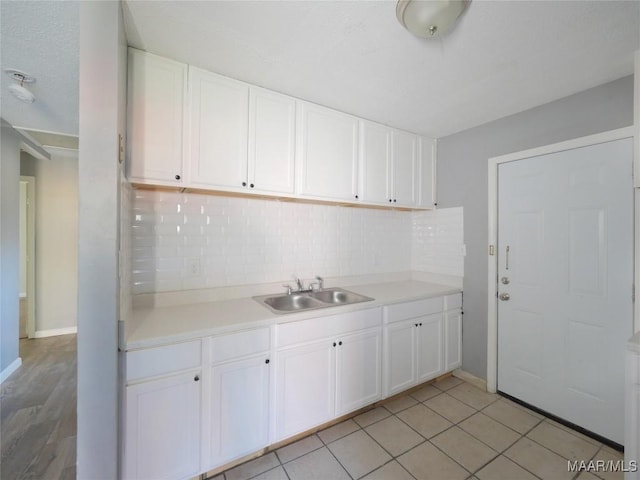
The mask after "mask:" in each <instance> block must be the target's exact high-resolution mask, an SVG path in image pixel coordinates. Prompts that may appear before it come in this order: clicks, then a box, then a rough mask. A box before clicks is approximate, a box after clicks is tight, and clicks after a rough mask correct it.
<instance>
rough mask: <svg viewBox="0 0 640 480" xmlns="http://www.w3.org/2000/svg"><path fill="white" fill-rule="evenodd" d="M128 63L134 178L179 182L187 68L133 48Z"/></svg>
mask: <svg viewBox="0 0 640 480" xmlns="http://www.w3.org/2000/svg"><path fill="white" fill-rule="evenodd" d="M128 63H129V65H128V91H127V94H128V99H127V113H128V121H127V128H128V135H127V137H128V138H127V146H128V175H129V179H130V180H131V181H135V182H140V183H157V184H167V185H172V184H177V185H179V184H180V183H181V182H182V176H183V172H182V160H183V143H182V141H183V140H182V139H183V125H184V106H185V94H186V91H187V66H186V65H185V64H182V63H178V62H174V61H173V60H168V59H166V58H162V57H158V56H156V55H151V54H149V53H145V52H141V51H140V50H136V49H133V48H131V49H129V59H128Z"/></svg>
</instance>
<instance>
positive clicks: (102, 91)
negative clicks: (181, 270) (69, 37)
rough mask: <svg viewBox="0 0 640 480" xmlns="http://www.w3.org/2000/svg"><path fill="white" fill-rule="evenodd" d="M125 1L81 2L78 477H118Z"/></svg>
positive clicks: (125, 55) (125, 54)
mask: <svg viewBox="0 0 640 480" xmlns="http://www.w3.org/2000/svg"><path fill="white" fill-rule="evenodd" d="M121 8H122V7H121V3H120V2H113V1H94V2H80V150H79V163H78V199H79V211H78V440H77V478H79V479H85V478H86V479H92V480H95V479H99V478H100V479H101V478H104V479H113V478H118V427H119V425H118V422H119V420H118V419H119V415H118V391H119V388H118V328H117V322H118V316H119V282H118V244H119V241H118V238H119V206H120V205H119V201H120V199H119V197H120V191H119V186H120V175H121V172H120V164H119V163H118V134H121V135H123V136H124V134H125V111H126V108H125V107H126V105H125V96H126V58H127V49H126V40H125V38H124V28H123V19H122V10H121Z"/></svg>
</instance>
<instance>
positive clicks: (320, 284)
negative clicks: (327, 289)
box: [316, 276, 324, 290]
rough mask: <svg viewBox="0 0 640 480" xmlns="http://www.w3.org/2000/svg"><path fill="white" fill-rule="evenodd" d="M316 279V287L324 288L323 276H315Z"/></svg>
mask: <svg viewBox="0 0 640 480" xmlns="http://www.w3.org/2000/svg"><path fill="white" fill-rule="evenodd" d="M316 280H318V288H319V289H320V290H322V289H323V288H324V278H322V277H319V276H316Z"/></svg>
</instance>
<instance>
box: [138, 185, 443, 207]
mask: <svg viewBox="0 0 640 480" xmlns="http://www.w3.org/2000/svg"><path fill="white" fill-rule="evenodd" d="M131 185H132V186H133V188H135V189H136V190H149V191H155V192H179V193H196V194H199V195H213V196H218V197H233V198H253V199H258V200H272V201H278V202H293V203H306V204H311V205H336V206H341V207H352V208H368V209H374V210H396V211H402V212H411V211H414V210H420V211H422V210H433V209H431V208H424V207H423V208H409V207H397V206H387V205H365V204H360V203H347V202H335V201H329V200H315V199H312V198H296V197H284V196H278V195H260V194H255V193H241V192H226V191H222V190H207V189H200V188H185V187H168V186H160V185H147V184H144V183H132V184H131Z"/></svg>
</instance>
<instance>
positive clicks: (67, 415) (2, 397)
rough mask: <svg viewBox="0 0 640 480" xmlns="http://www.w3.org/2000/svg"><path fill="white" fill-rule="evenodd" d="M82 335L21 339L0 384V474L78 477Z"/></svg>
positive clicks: (53, 477)
mask: <svg viewBox="0 0 640 480" xmlns="http://www.w3.org/2000/svg"><path fill="white" fill-rule="evenodd" d="M76 340H77V336H76V335H63V336H57V337H47V338H39V339H30V340H29V339H21V340H20V356H21V357H22V366H21V367H20V368H19V369H18V370H17V371H16V372H15V373H13V375H11V376H10V377H9V378H8V379H7V380H5V382H4V383H3V384H2V387H1V389H0V422H1V423H0V431H1V432H2V436H1V437H0V447H1V457H0V478H7V479H21V478H36V479H75V477H76V398H77V396H76V376H77V360H76V355H77V344H76Z"/></svg>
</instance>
